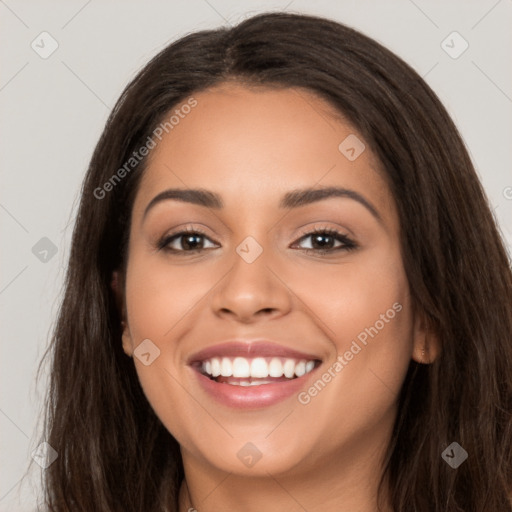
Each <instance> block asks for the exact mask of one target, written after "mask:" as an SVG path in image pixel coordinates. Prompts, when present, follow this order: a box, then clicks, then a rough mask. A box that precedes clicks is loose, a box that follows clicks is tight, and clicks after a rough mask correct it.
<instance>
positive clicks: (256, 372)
mask: <svg viewBox="0 0 512 512" xmlns="http://www.w3.org/2000/svg"><path fill="white" fill-rule="evenodd" d="M320 363H321V361H320V360H318V359H309V360H306V359H295V358H284V357H253V358H247V357H211V358H208V359H205V360H203V361H198V362H196V363H194V365H193V367H194V369H195V370H196V371H198V372H199V373H201V374H202V375H204V376H205V377H207V378H209V379H210V380H212V381H215V382H217V383H222V384H228V385H231V386H262V385H266V384H275V383H277V382H287V381H291V380H295V379H299V378H300V377H303V376H304V375H307V374H308V373H310V372H312V371H313V370H314V369H315V368H316V367H317V366H318V365H319V364H320Z"/></svg>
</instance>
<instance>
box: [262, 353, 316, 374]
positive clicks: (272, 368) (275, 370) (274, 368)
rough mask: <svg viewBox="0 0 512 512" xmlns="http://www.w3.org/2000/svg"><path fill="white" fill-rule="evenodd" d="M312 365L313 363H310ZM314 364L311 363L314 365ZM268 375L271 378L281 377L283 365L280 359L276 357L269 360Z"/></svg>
mask: <svg viewBox="0 0 512 512" xmlns="http://www.w3.org/2000/svg"><path fill="white" fill-rule="evenodd" d="M311 362H312V363H313V361H311ZM314 364H315V363H313V365H314ZM268 374H269V375H270V376H271V377H282V376H283V364H282V363H281V359H278V358H277V357H273V358H272V359H271V360H270V364H269V365H268Z"/></svg>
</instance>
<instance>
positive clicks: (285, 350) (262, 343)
mask: <svg viewBox="0 0 512 512" xmlns="http://www.w3.org/2000/svg"><path fill="white" fill-rule="evenodd" d="M212 357H246V358H249V357H283V358H288V359H299V360H300V359H305V360H307V361H313V360H320V357H318V356H317V355H315V354H311V353H309V354H308V353H306V352H300V351H298V350H296V349H293V348H290V347H286V346H284V345H280V344H279V343H276V342H273V341H269V340H263V339H258V340H229V341H225V342H222V343H218V344H216V345H211V346H209V347H206V348H204V349H202V350H200V351H199V352H196V353H194V354H192V355H191V356H190V357H189V358H188V364H193V363H197V362H202V361H205V360H207V359H211V358H212Z"/></svg>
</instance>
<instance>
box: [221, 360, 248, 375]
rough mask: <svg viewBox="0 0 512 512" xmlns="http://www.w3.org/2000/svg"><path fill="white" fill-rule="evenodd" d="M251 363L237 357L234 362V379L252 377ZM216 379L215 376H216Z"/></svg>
mask: <svg viewBox="0 0 512 512" xmlns="http://www.w3.org/2000/svg"><path fill="white" fill-rule="evenodd" d="M250 376H251V371H250V367H249V361H247V359H245V358H244V357H235V359H234V361H233V377H250ZM214 377H215V375H214Z"/></svg>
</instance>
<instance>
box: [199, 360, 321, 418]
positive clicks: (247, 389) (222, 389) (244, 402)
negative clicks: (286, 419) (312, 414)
mask: <svg viewBox="0 0 512 512" xmlns="http://www.w3.org/2000/svg"><path fill="white" fill-rule="evenodd" d="M317 369H318V368H317V367H316V368H314V369H313V370H311V371H310V372H309V373H306V374H305V375H303V376H302V377H298V378H296V379H291V380H288V381H281V382H275V383H272V384H260V385H259V386H236V385H234V386H233V385H231V384H224V383H220V382H216V381H214V380H212V379H210V378H208V377H206V376H205V375H203V374H202V373H200V372H198V371H197V370H194V369H192V371H193V372H194V373H195V374H196V376H197V379H198V380H199V383H200V385H201V386H202V388H203V389H204V390H205V391H206V392H207V393H208V394H209V395H210V396H212V397H213V398H214V399H215V400H217V402H220V403H221V404H223V405H227V406H228V407H234V408H239V409H257V408H262V407H269V406H271V405H274V404H277V403H279V402H281V401H283V400H286V399H287V398H289V397H290V396H292V395H297V394H298V393H299V392H300V390H302V389H304V388H305V387H306V383H307V380H309V377H310V376H311V374H313V373H315V372H316V370H317Z"/></svg>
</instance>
